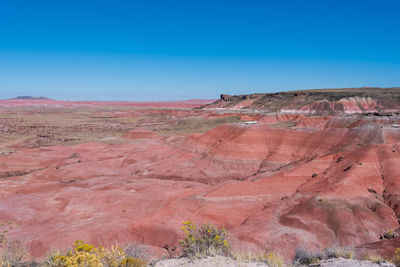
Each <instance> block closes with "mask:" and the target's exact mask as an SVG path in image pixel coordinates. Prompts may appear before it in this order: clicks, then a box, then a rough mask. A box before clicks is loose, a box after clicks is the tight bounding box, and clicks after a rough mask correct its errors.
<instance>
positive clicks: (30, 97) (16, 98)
mask: <svg viewBox="0 0 400 267" xmlns="http://www.w3.org/2000/svg"><path fill="white" fill-rule="evenodd" d="M10 100H51V99H50V98H48V97H45V96H39V97H34V96H17V97H14V98H11V99H10Z"/></svg>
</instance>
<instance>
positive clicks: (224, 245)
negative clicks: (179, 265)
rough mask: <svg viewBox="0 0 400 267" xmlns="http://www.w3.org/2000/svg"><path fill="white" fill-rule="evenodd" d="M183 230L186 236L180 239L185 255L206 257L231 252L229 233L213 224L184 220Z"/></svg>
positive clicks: (180, 245)
mask: <svg viewBox="0 0 400 267" xmlns="http://www.w3.org/2000/svg"><path fill="white" fill-rule="evenodd" d="M182 230H183V231H184V232H185V236H184V237H183V238H182V239H181V240H179V247H180V249H181V252H182V256H183V257H189V258H192V257H204V256H215V255H223V256H227V255H229V254H230V245H229V243H228V241H227V239H228V233H227V232H226V231H225V229H219V228H217V227H216V226H214V225H212V224H203V225H201V226H196V225H194V224H193V223H192V222H190V221H188V222H184V223H183V227H182Z"/></svg>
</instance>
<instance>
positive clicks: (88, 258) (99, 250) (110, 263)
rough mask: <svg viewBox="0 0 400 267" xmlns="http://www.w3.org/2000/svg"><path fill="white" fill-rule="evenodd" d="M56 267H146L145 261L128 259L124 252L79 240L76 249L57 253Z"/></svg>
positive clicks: (53, 258)
mask: <svg viewBox="0 0 400 267" xmlns="http://www.w3.org/2000/svg"><path fill="white" fill-rule="evenodd" d="M52 260H53V263H54V265H55V266H60V267H61V266H62V267H103V266H104V267H106V266H107V267H119V266H124V267H128V266H129V267H144V266H147V265H146V263H145V262H144V261H141V260H139V259H137V258H132V257H127V256H126V254H125V252H124V250H123V249H121V248H119V247H117V246H111V248H104V247H103V246H98V247H96V246H94V245H90V244H87V243H85V242H83V241H82V240H78V241H76V242H75V244H74V248H73V249H72V250H71V251H69V252H67V253H65V254H62V253H56V254H55V255H54V256H53V257H52Z"/></svg>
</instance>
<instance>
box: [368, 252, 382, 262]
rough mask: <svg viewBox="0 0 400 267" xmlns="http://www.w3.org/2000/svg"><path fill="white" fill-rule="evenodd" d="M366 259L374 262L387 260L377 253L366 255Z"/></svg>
mask: <svg viewBox="0 0 400 267" xmlns="http://www.w3.org/2000/svg"><path fill="white" fill-rule="evenodd" d="M364 260H366V261H370V262H373V263H381V262H384V261H385V259H384V258H383V257H382V256H380V255H377V254H368V255H366V256H365V257H364Z"/></svg>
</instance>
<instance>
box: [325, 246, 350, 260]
mask: <svg viewBox="0 0 400 267" xmlns="http://www.w3.org/2000/svg"><path fill="white" fill-rule="evenodd" d="M325 257H326V258H328V259H330V258H345V259H352V258H354V249H352V248H348V247H337V246H335V247H331V248H328V249H326V250H325Z"/></svg>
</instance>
